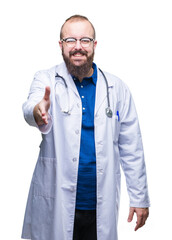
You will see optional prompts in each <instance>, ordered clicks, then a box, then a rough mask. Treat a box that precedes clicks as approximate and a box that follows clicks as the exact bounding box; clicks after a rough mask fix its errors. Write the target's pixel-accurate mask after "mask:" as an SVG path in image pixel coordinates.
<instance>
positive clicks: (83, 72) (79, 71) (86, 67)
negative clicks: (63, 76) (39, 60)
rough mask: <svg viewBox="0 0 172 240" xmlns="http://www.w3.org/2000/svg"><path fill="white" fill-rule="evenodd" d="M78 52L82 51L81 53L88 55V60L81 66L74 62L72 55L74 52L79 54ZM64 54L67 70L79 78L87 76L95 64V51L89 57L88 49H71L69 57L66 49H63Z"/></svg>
mask: <svg viewBox="0 0 172 240" xmlns="http://www.w3.org/2000/svg"><path fill="white" fill-rule="evenodd" d="M77 53H80V54H83V55H85V56H86V57H87V60H86V61H85V62H84V63H83V64H81V65H80V66H76V65H74V64H73V63H72V61H71V59H70V57H71V56H72V55H74V54H77ZM62 56H63V59H64V62H65V63H66V67H67V70H68V72H69V73H70V74H71V75H72V76H75V77H77V78H79V79H83V78H84V77H86V76H87V74H88V73H89V71H90V69H91V68H92V65H93V59H94V51H93V53H92V54H91V55H90V56H89V57H88V56H87V52H86V51H83V50H75V51H71V52H69V57H67V56H66V55H65V54H64V51H63V49H62Z"/></svg>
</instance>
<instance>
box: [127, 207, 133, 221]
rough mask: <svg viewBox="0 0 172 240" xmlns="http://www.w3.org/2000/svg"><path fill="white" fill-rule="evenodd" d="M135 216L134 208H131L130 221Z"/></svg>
mask: <svg viewBox="0 0 172 240" xmlns="http://www.w3.org/2000/svg"><path fill="white" fill-rule="evenodd" d="M133 216H134V208H130V212H129V215H128V222H131V221H132V220H133Z"/></svg>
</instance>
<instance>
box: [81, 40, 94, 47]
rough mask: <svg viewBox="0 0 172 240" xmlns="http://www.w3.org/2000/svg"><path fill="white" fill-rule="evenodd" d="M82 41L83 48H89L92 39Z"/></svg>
mask: <svg viewBox="0 0 172 240" xmlns="http://www.w3.org/2000/svg"><path fill="white" fill-rule="evenodd" d="M80 41H81V45H82V46H83V47H89V46H90V43H91V41H92V40H91V39H90V38H81V40H80Z"/></svg>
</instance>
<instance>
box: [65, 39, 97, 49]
mask: <svg viewBox="0 0 172 240" xmlns="http://www.w3.org/2000/svg"><path fill="white" fill-rule="evenodd" d="M68 39H73V40H75V41H74V42H73V46H75V45H76V43H77V41H80V44H81V46H82V47H85V46H83V45H82V42H81V41H82V40H83V39H89V40H90V42H89V46H90V43H91V42H94V41H95V39H94V38H90V37H82V38H79V39H77V38H74V37H68V38H63V39H61V40H60V41H61V42H65V43H66V45H67V44H68V43H67V42H66V41H67V40H68ZM69 44H70V43H69ZM89 46H87V47H89ZM71 47H72V46H71Z"/></svg>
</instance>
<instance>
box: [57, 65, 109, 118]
mask: <svg viewBox="0 0 172 240" xmlns="http://www.w3.org/2000/svg"><path fill="white" fill-rule="evenodd" d="M99 70H100V72H101V74H102V75H103V78H104V80H105V83H106V90H107V105H108V106H107V108H106V109H105V114H106V116H107V117H108V118H112V115H113V112H112V110H111V108H110V100H109V86H108V81H107V78H106V76H105V74H104V72H103V71H102V70H101V69H100V68H99ZM57 78H61V79H62V80H63V83H64V85H65V88H66V90H67V95H68V109H67V110H66V111H65V110H63V111H62V112H63V113H66V114H68V115H70V114H71V112H70V109H69V104H70V103H69V93H68V86H67V83H66V80H65V79H64V77H62V76H60V75H59V74H58V73H56V75H55V79H56V80H57Z"/></svg>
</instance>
